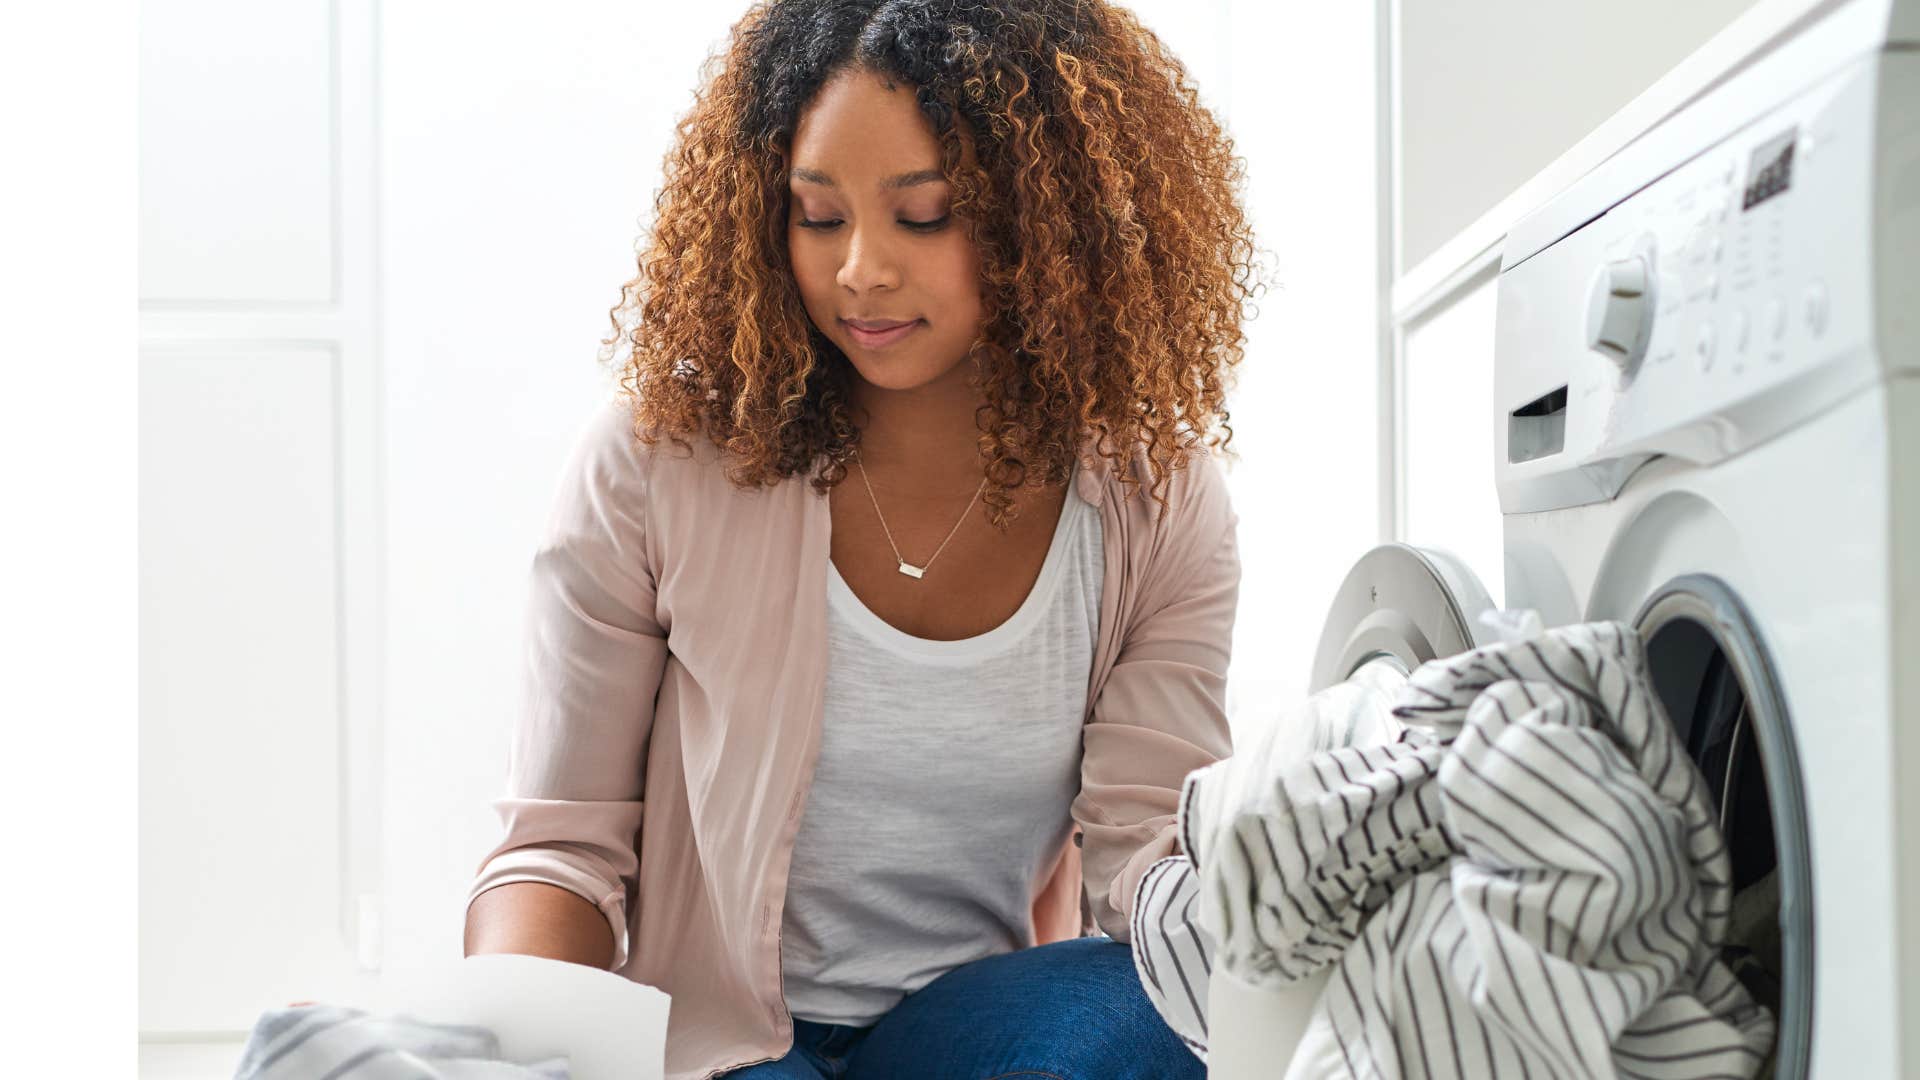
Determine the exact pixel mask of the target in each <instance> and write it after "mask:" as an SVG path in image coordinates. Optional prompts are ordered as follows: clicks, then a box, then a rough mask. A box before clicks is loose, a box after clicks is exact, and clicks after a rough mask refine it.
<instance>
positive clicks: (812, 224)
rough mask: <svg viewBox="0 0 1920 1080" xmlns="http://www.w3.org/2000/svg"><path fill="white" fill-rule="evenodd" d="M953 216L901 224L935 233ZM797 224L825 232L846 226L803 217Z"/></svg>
mask: <svg viewBox="0 0 1920 1080" xmlns="http://www.w3.org/2000/svg"><path fill="white" fill-rule="evenodd" d="M952 216H953V215H952V214H941V215H940V216H939V217H937V218H934V219H932V220H931V221H910V220H908V219H906V218H901V219H900V224H901V225H903V226H905V227H906V228H909V229H912V230H914V231H915V232H933V231H934V230H936V229H939V228H940V227H942V226H944V225H945V224H946V223H947V220H948V219H949V218H951V217H952ZM796 224H798V225H799V226H800V227H801V228H803V229H819V230H822V231H825V230H828V229H837V228H839V227H840V226H841V225H843V224H845V222H843V221H841V220H840V219H839V218H821V219H820V220H818V221H815V220H813V219H812V218H808V217H802V218H801V219H800V220H799V221H798V222H797V223H796Z"/></svg>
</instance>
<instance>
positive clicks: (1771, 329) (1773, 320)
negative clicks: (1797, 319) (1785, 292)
mask: <svg viewBox="0 0 1920 1080" xmlns="http://www.w3.org/2000/svg"><path fill="white" fill-rule="evenodd" d="M1765 321H1766V327H1767V332H1768V333H1769V334H1772V335H1773V340H1775V341H1779V340H1780V339H1781V338H1783V337H1786V336H1787V305H1786V303H1785V302H1784V301H1782V300H1781V299H1780V298H1779V297H1777V296H1776V297H1774V298H1773V299H1771V300H1769V301H1767V314H1766V316H1765Z"/></svg>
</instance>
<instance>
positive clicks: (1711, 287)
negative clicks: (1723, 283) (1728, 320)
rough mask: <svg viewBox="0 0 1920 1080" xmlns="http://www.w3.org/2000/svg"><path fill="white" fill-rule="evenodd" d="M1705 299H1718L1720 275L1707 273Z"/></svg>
mask: <svg viewBox="0 0 1920 1080" xmlns="http://www.w3.org/2000/svg"><path fill="white" fill-rule="evenodd" d="M1707 299H1709V300H1718V299H1720V275H1719V274H1708V275H1707Z"/></svg>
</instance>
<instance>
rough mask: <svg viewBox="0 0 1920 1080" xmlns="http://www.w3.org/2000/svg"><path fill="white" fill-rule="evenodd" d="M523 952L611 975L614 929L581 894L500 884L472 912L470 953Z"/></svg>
mask: <svg viewBox="0 0 1920 1080" xmlns="http://www.w3.org/2000/svg"><path fill="white" fill-rule="evenodd" d="M480 953H518V954H521V955H524V956H544V957H547V958H548V959H551V960H565V961H567V962H568V963H573V964H585V965H587V966H588V967H595V968H599V969H600V970H602V971H605V970H607V968H608V967H609V965H611V964H612V963H613V928H612V927H610V926H608V925H607V917H606V916H605V915H603V914H601V913H600V909H599V908H597V907H594V906H593V905H592V904H590V903H588V902H587V901H586V900H584V899H582V898H581V897H580V896H578V895H576V894H575V893H572V892H569V891H568V890H566V889H563V888H561V887H559V886H558V885H548V884H546V883H545V882H540V881H516V882H511V883H509V884H506V885H496V886H494V887H493V888H491V889H488V890H487V891H486V892H483V893H481V894H480V895H479V896H476V897H474V899H473V903H472V904H471V905H469V906H468V908H467V934H466V954H467V955H468V956H475V955H478V954H480Z"/></svg>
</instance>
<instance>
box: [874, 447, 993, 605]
mask: <svg viewBox="0 0 1920 1080" xmlns="http://www.w3.org/2000/svg"><path fill="white" fill-rule="evenodd" d="M853 463H854V465H856V466H858V467H859V469H860V482H861V483H863V484H865V485H866V486H867V498H869V499H873V516H874V517H877V518H879V519H880V531H881V532H884V533H886V534H887V546H888V547H890V548H892V549H893V557H894V558H895V559H896V560H898V561H899V563H900V572H901V573H903V574H905V575H907V576H908V577H910V578H914V579H916V580H917V579H919V578H921V577H924V576H925V575H926V572H927V567H929V566H932V565H933V560H935V559H937V558H939V557H940V553H941V552H942V551H945V550H946V549H947V540H951V539H953V534H954V533H957V532H959V531H960V522H962V521H965V520H967V515H968V514H970V513H972V512H973V504H974V503H977V502H979V501H980V492H982V491H985V490H987V478H986V477H984V476H983V477H981V478H980V486H979V488H977V489H976V490H975V491H974V493H973V498H972V499H971V500H969V501H968V502H967V508H966V509H965V510H963V511H961V512H960V521H956V522H954V523H953V528H951V529H948V530H947V540H942V541H940V546H939V547H937V548H934V549H933V554H932V555H929V556H927V561H926V562H924V563H922V564H921V565H919V566H915V565H913V564H912V563H910V562H908V561H907V560H905V559H903V558H901V557H900V545H898V544H896V543H894V542H893V530H892V529H889V528H887V515H885V514H883V513H881V512H880V500H879V499H878V498H876V497H875V496H874V494H873V481H871V480H868V479H867V467H866V465H865V464H863V463H862V462H861V461H860V452H859V451H857V450H856V451H854V454H853Z"/></svg>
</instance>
